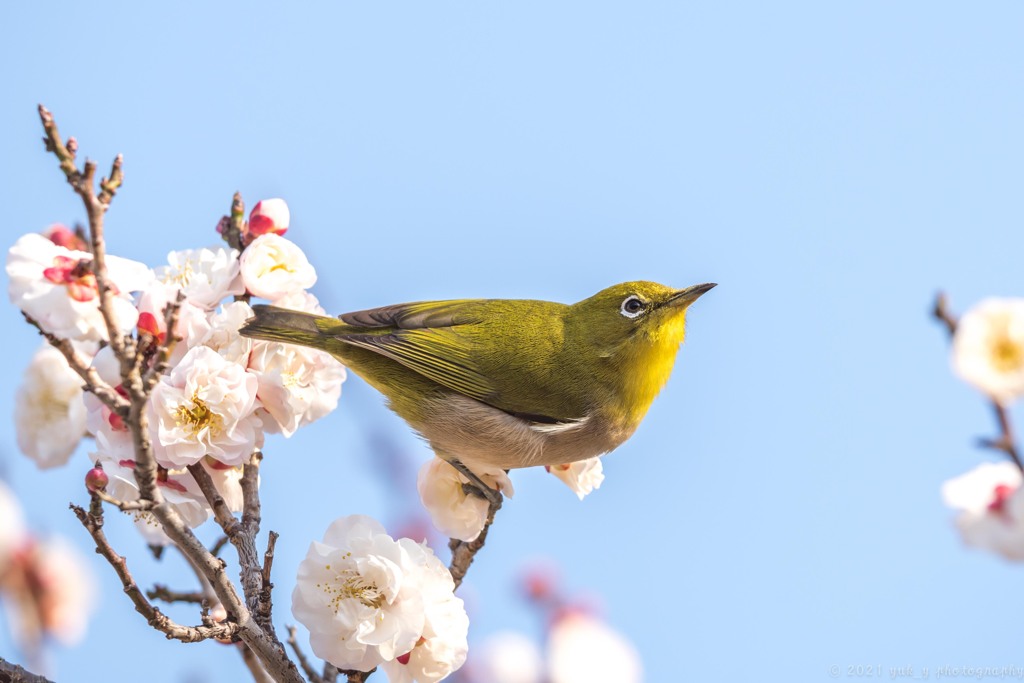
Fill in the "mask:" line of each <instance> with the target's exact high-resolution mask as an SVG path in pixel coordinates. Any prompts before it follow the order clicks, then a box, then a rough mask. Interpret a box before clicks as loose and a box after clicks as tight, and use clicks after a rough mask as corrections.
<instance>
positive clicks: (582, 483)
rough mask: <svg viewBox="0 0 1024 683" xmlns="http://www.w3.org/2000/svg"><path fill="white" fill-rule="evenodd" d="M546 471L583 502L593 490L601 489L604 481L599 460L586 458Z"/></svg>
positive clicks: (552, 467)
mask: <svg viewBox="0 0 1024 683" xmlns="http://www.w3.org/2000/svg"><path fill="white" fill-rule="evenodd" d="M547 470H548V472H550V473H551V474H553V475H555V476H556V477H558V478H559V479H560V480H562V482H564V483H565V485H566V486H568V487H569V488H571V489H572V490H573V492H574V493H575V494H576V495H577V496H578V497H579V499H580V500H583V499H584V498H585V497H586V496H587V494H589V493H591V492H592V491H593V490H594V489H598V488H601V482H603V481H604V468H603V466H602V465H601V458H587V459H586V460H577V461H576V462H572V463H565V464H562V465H551V466H549V467H548V468H547Z"/></svg>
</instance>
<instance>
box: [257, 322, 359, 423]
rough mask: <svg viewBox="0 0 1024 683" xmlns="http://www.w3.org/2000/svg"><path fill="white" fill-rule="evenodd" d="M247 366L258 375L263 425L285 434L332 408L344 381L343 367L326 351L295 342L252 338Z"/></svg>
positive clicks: (321, 415)
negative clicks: (280, 342) (277, 341)
mask: <svg viewBox="0 0 1024 683" xmlns="http://www.w3.org/2000/svg"><path fill="white" fill-rule="evenodd" d="M249 370H250V371H252V372H253V373H255V374H256V377H257V379H258V389H257V392H256V395H257V397H258V398H259V401H260V405H261V406H262V408H263V411H265V413H266V414H265V415H264V417H265V418H268V419H264V421H263V425H264V427H265V428H266V429H267V431H280V432H281V433H282V434H284V435H285V436H286V437H287V436H291V435H292V434H294V433H295V430H297V429H298V428H299V427H301V426H303V425H307V424H309V423H310V422H313V421H315V420H318V419H320V418H321V417H323V416H324V415H327V414H328V413H330V412H331V411H332V410H334V409H335V408H336V407H337V406H338V398H339V397H340V396H341V384H342V382H344V381H345V367H344V366H343V365H342V364H341V363H339V362H338V361H337V360H336V359H335V358H334V357H333V356H331V355H330V354H329V353H326V352H324V351H318V350H316V349H309V348H305V347H302V346H297V345H295V344H278V343H276V342H262V341H258V342H254V343H253V345H252V352H251V353H250V355H249ZM262 414H263V412H262V411H261V415H262Z"/></svg>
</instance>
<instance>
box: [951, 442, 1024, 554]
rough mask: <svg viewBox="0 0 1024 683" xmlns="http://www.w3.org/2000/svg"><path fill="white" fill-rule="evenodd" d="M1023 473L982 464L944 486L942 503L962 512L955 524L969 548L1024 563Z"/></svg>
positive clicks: (1002, 465)
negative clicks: (972, 547) (982, 549)
mask: <svg viewBox="0 0 1024 683" xmlns="http://www.w3.org/2000/svg"><path fill="white" fill-rule="evenodd" d="M1021 483H1022V477H1021V472H1020V469H1019V468H1018V467H1017V466H1016V465H1014V464H1013V463H1009V462H1000V463H982V464H981V465H979V466H978V467H976V468H974V469H973V470H971V471H970V472H967V473H966V474H962V475H960V476H959V477H955V478H953V479H950V480H949V481H947V482H946V483H945V484H943V485H942V499H943V501H944V502H945V503H946V505H948V506H949V507H951V508H953V509H955V510H958V511H959V514H958V515H957V516H956V519H955V520H954V523H955V524H956V527H957V529H959V531H960V536H961V537H962V538H963V540H964V543H966V544H967V545H971V546H975V547H978V548H984V549H987V550H991V551H994V552H996V553H999V554H1000V555H1002V556H1003V557H1005V558H1006V559H1008V560H1017V561H1020V560H1024V492H1022V490H1021Z"/></svg>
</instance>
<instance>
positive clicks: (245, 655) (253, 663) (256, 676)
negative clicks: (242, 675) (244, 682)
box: [238, 643, 274, 683]
mask: <svg viewBox="0 0 1024 683" xmlns="http://www.w3.org/2000/svg"><path fill="white" fill-rule="evenodd" d="M238 651H239V652H241V653H242V661H244V662H245V666H246V668H247V669H249V673H250V674H252V679H253V680H254V681H255V682H256V683H273V681H274V679H272V678H271V677H270V674H268V673H267V670H266V669H264V668H263V665H262V664H261V663H260V660H259V658H257V657H256V654H255V653H254V652H253V651H252V650H250V649H249V648H247V647H246V646H245V645H244V644H243V643H239V644H238Z"/></svg>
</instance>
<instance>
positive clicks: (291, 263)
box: [240, 233, 316, 300]
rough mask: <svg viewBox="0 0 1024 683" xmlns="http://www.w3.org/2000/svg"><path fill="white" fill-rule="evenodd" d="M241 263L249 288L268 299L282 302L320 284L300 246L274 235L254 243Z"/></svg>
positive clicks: (255, 293)
mask: <svg viewBox="0 0 1024 683" xmlns="http://www.w3.org/2000/svg"><path fill="white" fill-rule="evenodd" d="M240 262H241V271H242V281H243V282H244V283H245V288H246V289H247V290H248V291H249V292H250V293H251V294H253V295H254V296H259V297H263V298H264V299H270V300H274V299H280V298H281V297H283V296H285V295H286V294H290V293H292V292H295V291H297V290H300V289H309V288H310V287H312V286H313V284H314V283H315V282H316V271H315V270H314V269H313V266H312V265H310V263H309V261H308V260H307V259H306V255H305V254H304V253H302V250H301V249H299V247H298V245H296V244H295V243H294V242H291V241H289V240H287V239H285V238H284V237H281V236H280V235H275V234H274V233H267V234H266V235H260V236H259V237H257V238H256V239H255V240H253V242H252V244H250V245H249V246H248V247H246V249H245V251H244V252H242V256H241V259H240Z"/></svg>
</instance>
